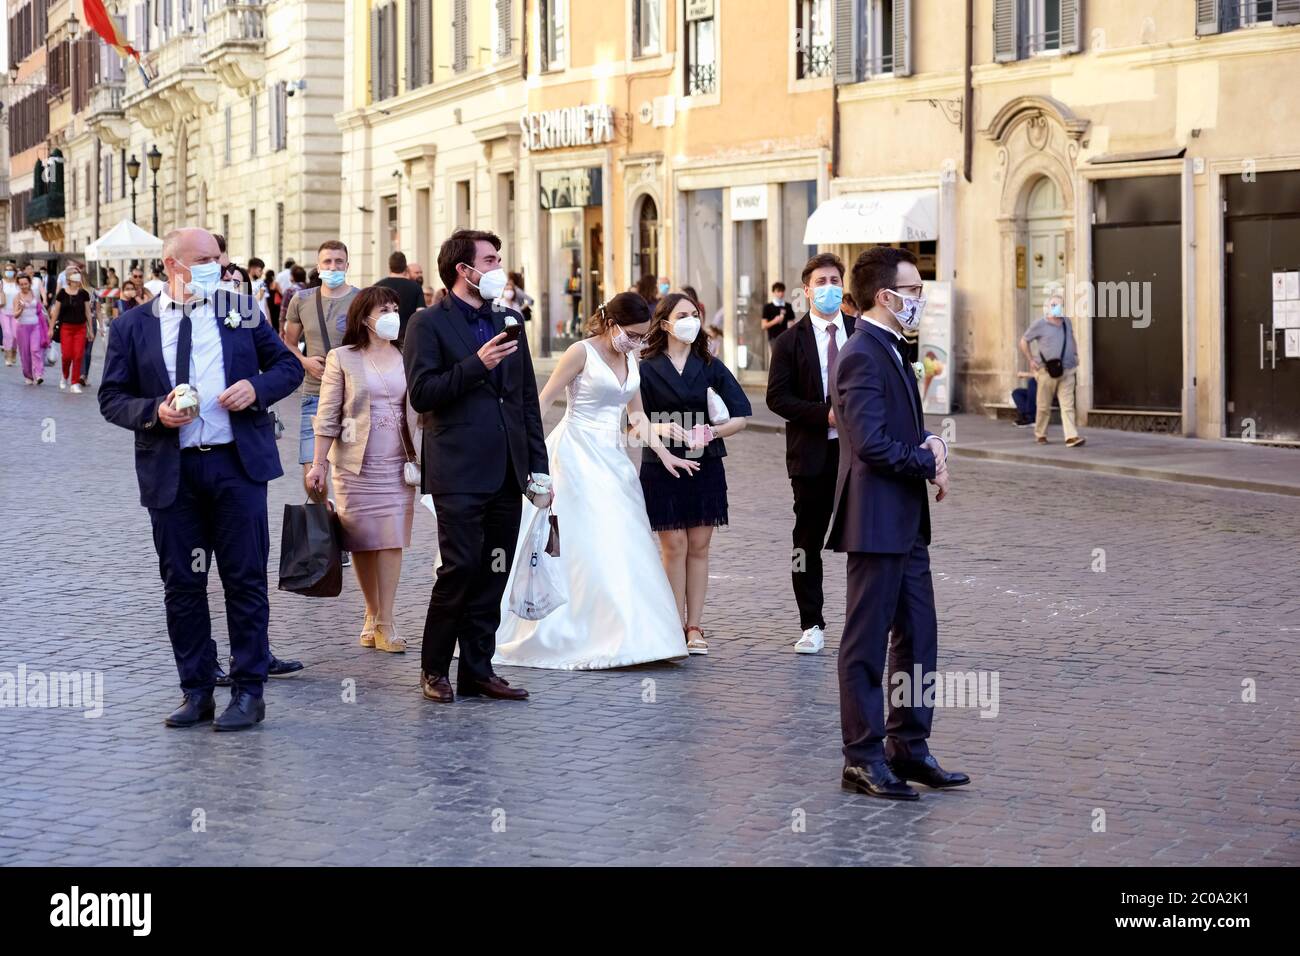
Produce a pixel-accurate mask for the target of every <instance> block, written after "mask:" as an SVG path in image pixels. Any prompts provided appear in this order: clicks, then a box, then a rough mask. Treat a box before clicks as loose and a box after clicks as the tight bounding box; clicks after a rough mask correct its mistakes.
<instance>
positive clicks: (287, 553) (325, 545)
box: [280, 501, 343, 597]
mask: <svg viewBox="0 0 1300 956" xmlns="http://www.w3.org/2000/svg"><path fill="white" fill-rule="evenodd" d="M280 590H281V591H293V592H294V593H295V594H305V595H307V597H337V596H338V595H339V593H340V592H342V590H343V548H342V534H341V532H340V529H339V519H338V516H337V515H336V514H334V509H333V508H331V507H330V506H329V505H318V504H315V503H314V502H310V501H309V502H307V503H306V504H302V505H285V506H284V524H283V526H282V527H281V529H280Z"/></svg>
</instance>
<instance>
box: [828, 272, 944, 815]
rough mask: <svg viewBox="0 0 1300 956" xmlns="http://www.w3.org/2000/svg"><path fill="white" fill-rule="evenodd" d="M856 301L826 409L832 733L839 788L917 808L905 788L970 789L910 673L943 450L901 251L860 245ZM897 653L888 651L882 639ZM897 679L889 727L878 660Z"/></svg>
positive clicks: (915, 664)
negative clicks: (834, 684)
mask: <svg viewBox="0 0 1300 956" xmlns="http://www.w3.org/2000/svg"><path fill="white" fill-rule="evenodd" d="M851 288H852V292H853V298H854V300H855V301H856V302H858V303H859V305H860V306H861V307H862V308H863V309H864V310H865V311H864V312H863V314H862V316H861V317H860V318H859V319H858V321H857V330H858V333H859V334H856V335H852V336H850V337H849V339H848V343H847V344H846V345H845V346H844V348H842V349H841V350H840V352H839V356H838V359H837V362H836V366H835V372H834V375H833V377H832V382H833V386H832V392H831V402H832V405H833V406H834V409H835V421H836V423H837V424H838V427H839V433H840V438H841V444H843V445H844V448H843V449H842V450H841V453H840V465H839V476H838V479H837V481H836V486H835V514H834V517H833V518H832V519H831V529H830V538H829V540H828V542H827V547H829V548H831V549H833V550H835V551H846V552H848V555H849V557H848V590H847V594H846V609H845V617H844V633H843V636H842V637H841V639H840V654H839V661H838V664H839V680H840V725H841V729H842V731H843V735H844V773H843V777H842V784H843V786H844V788H845V789H847V790H854V791H857V792H859V793H865V794H867V795H868V796H872V797H882V798H885V799H889V800H916V799H918V797H919V795H918V794H917V792H916V791H915V790H913V789H912V788H911V787H909V786H908V785H907V783H906V781H908V780H911V781H915V782H919V783H922V784H925V785H926V786H928V787H932V788H936V789H938V788H946V787H958V786H962V785H963V784H966V783H969V782H970V778H969V777H967V776H966V775H965V774H962V773H949V772H948V771H946V770H944V769H943V768H942V767H940V766H939V763H938V761H936V760H935V758H934V757H932V756H931V755H930V751H929V747H928V746H927V743H926V741H927V739H928V738H929V736H930V724H931V721H932V720H933V717H934V708H933V706H926V705H925V704H924V702H923V696H922V691H923V688H922V687H920V686H909V684H908V682H909V681H912V680H913V677H914V674H915V672H916V670H919V671H920V673H921V674H922V675H923V680H924V675H931V674H934V673H935V667H936V665H937V657H938V623H937V620H936V616H935V609H934V585H933V583H932V581H931V578H930V550H929V545H930V505H929V500H928V496H927V494H926V482H927V481H929V482H931V483H932V484H934V485H935V486H936V487H937V489H938V494H937V495H936V497H935V500H936V501H942V500H943V499H944V498H945V497H946V496H947V494H948V465H947V461H948V449H947V445H946V444H945V443H944V442H943V440H942V439H940V438H939V437H938V436H937V435H932V434H931V433H930V432H928V431H926V430H925V421H924V418H923V417H922V409H921V395H920V391H919V390H918V388H917V379H916V374H915V372H914V371H913V369H912V368H911V367H909V366H908V365H907V364H906V363H905V362H904V361H903V356H904V355H905V354H906V344H905V342H904V339H903V334H902V333H903V330H904V329H905V328H906V329H908V330H912V329H916V328H917V327H918V326H919V325H920V321H921V311H922V310H923V309H924V306H925V300H924V299H923V298H922V292H923V287H922V285H921V274H920V273H919V272H918V271H917V268H916V257H915V256H913V255H912V254H911V253H910V252H908V251H907V250H906V249H891V248H888V247H883V246H882V247H876V248H872V249H868V250H867V251H866V252H864V253H862V255H860V256H859V257H858V261H857V262H856V263H854V265H853V272H852V278H851ZM891 631H892V632H893V646H892V648H891V647H890V632H891ZM887 651H888V652H889V653H888V671H889V676H890V678H891V680H890V689H891V692H892V691H893V690H895V687H896V685H895V684H894V681H893V677H894V675H896V674H899V675H905V679H904V681H903V682H902V683H901V686H900V687H899V689H901V690H903V692H904V699H903V702H902V706H894V707H891V708H890V711H889V718H888V720H886V719H885V713H884V703H885V701H884V690H883V680H884V677H885V671H886V653H887Z"/></svg>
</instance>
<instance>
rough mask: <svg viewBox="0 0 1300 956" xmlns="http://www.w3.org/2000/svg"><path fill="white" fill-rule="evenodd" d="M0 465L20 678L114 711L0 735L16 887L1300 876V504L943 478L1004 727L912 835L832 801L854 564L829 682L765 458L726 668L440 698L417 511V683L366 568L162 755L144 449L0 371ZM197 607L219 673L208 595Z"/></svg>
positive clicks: (956, 756)
mask: <svg viewBox="0 0 1300 956" xmlns="http://www.w3.org/2000/svg"><path fill="white" fill-rule="evenodd" d="M103 348H104V345H103V342H102V341H101V342H99V343H97V344H96V353H97V358H98V359H100V360H102V349H103ZM98 364H99V363H98V362H97V363H96V369H95V374H94V375H92V380H94V381H96V382H97V381H98V372H99V368H98ZM279 411H280V414H281V415H282V417H283V418H284V419H285V424H286V437H285V438H284V439H282V440H281V442H280V448H281V453H282V457H283V460H284V462H285V468H286V473H287V477H286V478H285V479H282V480H279V481H277V482H275V483H273V484H272V485H271V490H270V514H271V540H272V555H271V564H272V567H271V569H270V572H271V573H270V581H271V587H272V588H274V586H275V581H276V563H277V561H278V554H279V538H280V531H279V526H280V513H281V511H282V509H283V506H284V504H285V503H290V502H297V501H299V500H301V497H302V495H301V487H300V484H299V482H298V480H297V475H298V466H297V465H296V464H295V463H294V458H295V455H294V450H295V449H294V442H293V441H292V440H291V437H290V436H293V435H296V433H297V426H298V411H297V397H296V396H295V397H293V398H292V399H290V400H288V401H286V402H284V403H282V404H281V406H280V409H279ZM554 417H555V416H554V415H553V416H552V418H554ZM50 437H53V438H54V439H55V440H53V441H48V440H44V439H48V438H50ZM958 439H960V436H958ZM0 446H2V447H3V449H4V452H3V455H4V457H3V464H2V465H0V495H2V500H3V502H4V508H3V515H4V549H3V555H4V563H5V565H6V567H7V573H5V574H4V575H3V577H2V578H0V672H8V673H15V672H16V671H17V669H18V668H19V666H20V665H25V666H26V668H27V670H28V671H29V672H49V671H86V670H89V671H102V672H103V675H104V697H105V707H104V712H103V715H102V716H101V717H99V718H98V719H87V718H86V717H84V716H83V715H82V714H81V713H80V712H79V711H76V710H73V709H37V708H18V709H8V708H6V709H4V710H0V768H2V770H0V773H2V777H0V864H172V865H175V864H201V865H230V864H260V865H267V864H271V865H274V864H295V863H323V864H335V865H357V864H362V865H364V864H417V863H427V864H469V863H490V864H514V863H552V864H615V865H636V864H758V865H765V864H796V865H801V864H919V865H936V864H938V865H943V864H1015V863H1036V864H1066V865H1070V864H1157V865H1164V864H1232V865H1236V864H1267V863H1272V864H1280V863H1289V864H1296V863H1300V787H1298V786H1297V775H1298V773H1300V758H1298V756H1297V740H1298V739H1300V725H1298V722H1297V714H1298V713H1300V700H1298V699H1300V684H1298V682H1297V677H1296V675H1297V673H1298V672H1300V650H1298V646H1300V586H1297V574H1298V573H1300V558H1298V556H1300V499H1297V498H1295V497H1285V496H1280V495H1279V496H1275V495H1265V494H1255V493H1249V492H1234V491H1227V490H1220V489H1214V488H1202V487H1193V486H1188V485H1179V484H1173V483H1165V482H1157V481H1145V480H1140V479H1133V478H1123V477H1112V476H1107V475H1099V474H1091V473H1087V472H1064V471H1058V470H1052V469H1047V468H1038V467H1033V466H1025V465H1007V464H999V463H995V462H984V461H975V460H954V462H953V470H954V473H953V493H952V495H951V497H950V499H949V500H948V501H946V502H944V503H943V504H941V505H937V506H934V507H933V515H934V522H935V543H934V546H933V548H932V558H933V564H934V568H935V574H936V589H937V595H936V597H937V601H938V606H939V615H940V621H939V623H940V657H939V665H940V669H941V670H944V671H996V672H997V673H998V675H999V689H1000V699H999V705H998V711H997V715H996V717H994V718H992V719H986V718H983V717H981V716H980V712H979V710H978V709H976V708H963V709H941V710H939V711H938V712H937V714H936V716H935V724H934V726H935V732H934V737H933V738H932V741H931V743H932V749H933V751H934V753H935V754H936V755H937V756H938V757H939V759H940V761H941V762H942V763H943V764H944V765H945V766H946V767H948V769H953V770H962V771H966V772H968V773H969V774H970V775H971V777H972V778H973V784H972V786H970V787H969V788H967V789H965V790H963V791H958V792H946V793H937V792H932V791H925V790H923V791H922V798H921V800H920V802H918V803H911V804H892V803H886V802H883V801H876V800H870V799H868V798H866V797H861V796H854V795H851V794H848V793H844V792H842V791H841V790H840V788H839V772H840V767H841V756H840V750H839V746H840V738H839V709H838V698H837V690H836V679H835V654H836V650H837V646H838V638H839V626H840V624H841V622H842V619H843V597H844V580H843V575H844V561H843V559H842V557H840V556H831V557H830V558H829V560H828V563H827V579H828V580H827V596H828V614H827V617H828V620H829V622H830V628H829V639H828V644H827V647H826V650H825V651H823V652H822V653H821V654H820V655H817V656H796V655H795V654H794V653H793V652H792V645H793V642H794V640H795V639H796V638H797V637H798V629H797V618H796V616H795V613H794V601H793V597H792V595H791V591H790V582H789V573H788V567H789V563H788V562H789V533H790V527H791V524H792V521H793V518H792V514H791V510H790V489H789V484H788V482H787V480H786V477H785V470H784V445H783V439H782V437H781V436H780V435H776V434H760V433H748V434H742V435H741V436H739V437H737V438H736V439H735V440H734V441H730V442H729V447H730V448H731V450H732V454H731V457H730V458H729V459H728V460H727V470H728V479H729V484H730V488H731V521H732V524H731V527H730V528H728V529H726V530H725V531H723V532H721V533H719V534H718V535H717V536H716V537H715V538H714V549H713V554H714V562H713V567H712V590H711V592H710V596H709V602H708V610H707V613H706V620H705V628H706V630H707V631H708V632H709V638H710V642H711V646H712V651H711V654H710V656H708V657H706V658H692V659H690V660H689V661H688V662H686V663H683V664H664V665H652V666H643V667H637V668H630V669H626V670H620V671H605V672H593V673H570V672H549V671H533V670H509V669H503V674H504V675H505V676H506V677H508V678H509V679H510V680H511V681H512V683H517V684H523V685H524V686H526V687H528V689H529V690H530V691H531V692H532V695H533V696H532V699H531V700H530V701H529V702H528V703H526V704H511V703H495V702H488V701H485V700H464V701H459V702H457V703H456V704H455V705H454V706H440V705H435V704H432V703H428V702H426V701H425V700H423V699H422V698H421V696H420V692H419V687H418V668H419V654H418V648H419V635H420V631H421V627H422V623H423V617H424V608H425V606H426V604H427V601H428V595H429V587H430V583H431V579H432V574H433V569H434V566H435V540H436V536H435V529H434V523H433V520H432V518H431V517H430V515H429V514H428V513H427V512H425V511H423V510H421V511H420V512H418V513H417V518H416V533H415V542H414V545H413V548H412V550H411V551H409V552H408V554H407V564H406V567H405V569H404V573H403V581H402V586H401V590H400V593H399V598H398V612H397V619H398V626H399V631H400V632H401V633H403V634H404V635H405V636H406V637H407V638H408V639H409V640H410V642H411V652H408V653H407V654H406V655H404V656H399V655H386V654H382V653H379V652H376V651H373V650H365V649H363V648H361V647H359V646H358V645H357V638H356V634H357V631H358V630H359V627H360V623H361V617H362V604H361V600H360V594H359V590H358V588H357V586H356V582H355V579H354V578H353V577H352V576H351V572H348V578H347V579H346V582H345V588H344V593H343V595H342V596H341V597H339V598H337V599H333V600H317V599H310V598H304V597H300V596H297V595H293V594H288V593H284V592H276V591H274V590H273V591H272V598H271V644H272V647H273V649H274V650H275V652H276V653H277V654H278V655H279V656H281V657H292V658H299V659H301V660H303V661H304V662H305V663H306V665H307V668H306V670H305V671H304V672H303V673H302V674H300V675H298V676H296V677H294V678H291V679H286V680H280V681H273V682H271V684H270V685H269V686H268V690H267V720H266V722H265V723H264V724H263V725H262V726H261V727H259V728H258V729H256V730H254V731H251V732H248V733H243V734H229V735H228V734H214V733H212V732H210V731H209V730H207V729H206V728H196V729H191V730H184V731H180V730H168V729H166V728H164V727H163V725H162V717H163V716H164V715H165V714H166V713H167V712H168V711H169V710H170V709H171V708H172V707H173V706H175V704H176V703H177V701H178V700H179V693H178V691H177V688H176V671H175V666H174V663H173V659H172V654H171V650H170V647H169V645H168V642H167V637H166V629H165V622H164V617H163V604H162V589H161V584H160V582H159V580H158V575H157V561H156V557H155V554H154V551H153V545H152V541H151V538H150V532H149V520H148V515H147V512H146V511H145V510H144V509H143V508H141V507H140V506H139V505H138V503H137V489H136V481H135V475H134V471H133V467H132V440H131V436H130V435H129V434H127V433H126V432H124V431H122V430H120V429H117V428H115V427H113V426H110V425H108V424H106V423H105V422H104V421H103V420H102V419H101V418H100V416H99V413H98V409H97V407H96V401H95V396H94V390H93V389H89V390H88V391H87V393H86V394H84V395H81V396H73V395H69V394H65V393H60V392H59V391H58V389H57V372H54V371H53V370H51V374H50V376H49V377H48V378H47V380H46V384H45V385H44V386H42V387H41V388H24V387H23V385H22V378H21V375H20V374H19V371H18V370H17V369H15V368H4V369H0ZM1063 453H1064V452H1063ZM1297 467H1300V457H1298V458H1297ZM1095 549H1104V559H1105V570H1104V572H1098V571H1094V570H1093V568H1094V566H1096V562H1097V560H1098V559H1097V553H1096V551H1095ZM211 605H212V611H213V619H214V627H215V629H216V637H217V641H218V644H219V645H220V646H221V648H222V656H223V659H224V657H225V654H226V650H225V648H226V643H225V635H224V609H223V605H222V601H221V593H220V587H219V584H218V582H217V579H216V577H215V575H214V577H213V584H212V600H211ZM1247 678H1249V679H1251V680H1253V681H1254V682H1255V684H1256V688H1257V690H1256V693H1257V700H1256V701H1255V702H1253V703H1247V702H1243V701H1242V695H1243V686H1242V685H1243V680H1245V679H1247ZM350 681H351V682H355V688H356V701H355V703H347V702H344V700H343V695H344V686H345V684H346V683H347V682H350ZM649 682H653V683H649ZM225 696H226V692H224V691H220V690H219V691H218V702H219V706H221V705H223V703H224V699H225ZM647 698H650V699H647ZM200 811H201V813H200ZM1098 811H1104V824H1105V828H1104V832H1095V828H1096V826H1097V823H1096V821H1098V820H1099V819H1100V818H1101V817H1100V814H1099V813H1098ZM195 819H202V820H204V821H205V823H206V830H203V831H202V832H195V830H194V828H193V827H192V822H193V821H194V820H195Z"/></svg>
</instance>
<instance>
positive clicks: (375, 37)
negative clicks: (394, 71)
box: [370, 10, 384, 102]
mask: <svg viewBox="0 0 1300 956" xmlns="http://www.w3.org/2000/svg"><path fill="white" fill-rule="evenodd" d="M380 24H381V21H380V17H379V10H371V11H370V100H371V102H378V101H379V100H382V99H383V98H384V87H383V83H382V82H381V80H380V76H381V74H380V68H379V62H380V37H379V28H380Z"/></svg>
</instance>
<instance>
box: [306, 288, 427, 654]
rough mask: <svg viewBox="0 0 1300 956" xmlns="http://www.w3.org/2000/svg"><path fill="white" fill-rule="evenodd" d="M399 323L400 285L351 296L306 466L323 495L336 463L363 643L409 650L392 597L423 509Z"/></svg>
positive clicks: (328, 362)
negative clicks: (415, 483) (412, 464)
mask: <svg viewBox="0 0 1300 956" xmlns="http://www.w3.org/2000/svg"><path fill="white" fill-rule="evenodd" d="M400 329H401V319H400V317H399V315H398V311H397V296H396V294H394V293H393V292H392V291H391V290H389V289H385V288H383V287H380V286H372V287H370V288H368V289H362V290H361V292H360V293H359V294H358V295H357V297H356V298H355V299H353V300H352V304H351V306H349V308H348V318H347V328H346V330H345V332H344V335H343V344H342V345H341V346H340V347H338V348H336V349H333V350H331V351H330V353H329V356H328V357H327V358H326V360H325V374H324V376H323V377H322V378H321V386H320V406H319V408H318V409H317V412H316V417H315V418H313V419H312V427H313V430H314V431H315V434H316V448H315V454H314V456H313V459H312V467H311V470H310V471H308V472H307V484H308V486H309V487H311V488H313V489H315V490H316V491H319V492H321V493H323V492H324V491H325V488H326V487H327V482H328V480H329V477H330V470H331V468H332V469H333V472H334V475H333V477H334V494H335V496H336V507H337V509H338V516H339V523H340V524H341V525H342V527H343V547H344V549H345V550H348V551H351V552H352V566H353V567H354V568H356V572H357V580H358V581H359V582H360V584H361V591H362V593H363V594H364V595H365V598H366V618H365V622H364V624H363V625H362V629H361V645H362V646H363V647H374V648H378V649H379V650H381V651H389V652H392V653H401V652H403V651H405V650H406V641H404V640H403V639H402V638H400V637H399V636H398V635H397V631H396V629H395V628H394V626H393V601H394V599H395V598H396V596H397V582H398V580H399V579H400V578H401V576H402V550H403V549H404V548H408V547H410V546H411V522H412V520H413V519H414V516H415V488H414V487H412V486H410V485H408V484H406V481H405V479H404V477H403V470H404V467H405V465H406V463H407V462H408V461H415V447H416V446H415V442H414V441H412V435H411V427H410V421H409V419H408V417H407V402H406V372H405V370H404V369H403V367H402V354H401V353H400V352H398V351H397V349H396V347H394V345H393V340H394V339H396V338H397V335H398V332H399V331H400Z"/></svg>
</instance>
